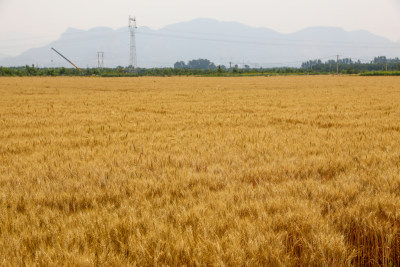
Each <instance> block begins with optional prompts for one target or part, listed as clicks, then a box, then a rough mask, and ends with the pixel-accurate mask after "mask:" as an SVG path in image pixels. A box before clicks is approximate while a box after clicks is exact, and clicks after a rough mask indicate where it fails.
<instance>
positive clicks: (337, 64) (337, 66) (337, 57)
mask: <svg viewBox="0 0 400 267" xmlns="http://www.w3.org/2000/svg"><path fill="white" fill-rule="evenodd" d="M336 74H337V75H339V55H337V56H336Z"/></svg>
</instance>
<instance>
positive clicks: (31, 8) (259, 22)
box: [0, 0, 400, 57]
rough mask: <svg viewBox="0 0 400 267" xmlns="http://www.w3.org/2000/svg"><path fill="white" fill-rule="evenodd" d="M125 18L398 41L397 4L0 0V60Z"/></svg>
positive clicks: (362, 0)
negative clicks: (356, 33)
mask: <svg viewBox="0 0 400 267" xmlns="http://www.w3.org/2000/svg"><path fill="white" fill-rule="evenodd" d="M130 14H131V15H135V16H136V17H137V20H138V26H148V27H150V28H153V29H158V28H161V27H163V26H166V25H168V24H171V23H176V22H181V21H188V20H191V19H194V18H214V19H218V20H223V21H237V22H241V23H243V24H246V25H249V26H256V27H267V28H271V29H273V30H276V31H279V32H282V33H289V32H294V31H297V30H300V29H303V28H306V27H310V26H336V27H341V28H344V29H346V30H359V29H364V30H368V31H370V32H372V33H375V34H378V35H381V36H384V37H387V38H389V39H391V40H393V41H399V40H400V0H380V1H377V0H335V1H333V0H280V1H278V0H246V1H243V0H142V1H139V0H114V1H110V0H107V1H106V0H63V1H59V0H36V1H33V0H0V57H1V56H4V55H14V54H17V53H19V52H22V51H23V50H25V49H26V48H29V47H31V46H40V45H44V44H46V43H47V42H49V41H51V40H55V39H57V37H58V36H59V35H60V34H61V33H63V32H64V31H65V30H66V29H67V28H68V27H73V28H78V29H89V28H92V27H96V26H107V27H111V28H120V27H124V26H127V21H128V16H129V15H130Z"/></svg>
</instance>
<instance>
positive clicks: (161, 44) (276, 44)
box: [0, 18, 400, 67]
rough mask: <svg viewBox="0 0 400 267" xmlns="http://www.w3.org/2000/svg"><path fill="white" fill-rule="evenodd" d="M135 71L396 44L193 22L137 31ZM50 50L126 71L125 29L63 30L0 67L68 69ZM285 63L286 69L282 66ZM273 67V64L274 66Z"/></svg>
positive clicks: (380, 49)
mask: <svg viewBox="0 0 400 267" xmlns="http://www.w3.org/2000/svg"><path fill="white" fill-rule="evenodd" d="M136 40H137V56H138V66H139V67H171V66H173V64H174V63H175V62H176V61H181V60H182V61H188V60H191V59H196V58H207V59H209V60H211V61H213V62H215V63H216V64H224V65H227V64H229V62H233V63H235V64H242V65H243V64H247V65H250V66H252V67H282V66H299V65H300V64H301V62H302V61H307V60H311V59H318V58H326V57H328V56H332V57H333V55H337V54H340V55H347V56H351V57H353V58H354V59H358V58H360V59H365V58H369V59H372V58H373V57H375V56H387V57H396V56H398V52H397V51H396V50H399V48H400V47H395V46H399V44H400V42H397V43H396V42H392V41H390V40H389V39H386V38H384V37H381V36H378V35H375V34H372V33H370V32H368V31H365V30H356V31H345V30H343V29H341V28H338V27H324V26H316V27H309V28H305V29H302V30H300V31H296V32H293V33H279V32H277V31H274V30H272V29H269V28H266V27H250V26H247V25H244V24H241V23H238V22H224V21H218V20H215V19H205V18H198V19H194V20H190V21H186V22H181V23H175V24H171V25H167V26H165V27H163V28H160V29H158V30H153V29H151V28H148V27H139V28H138V31H137V35H136ZM51 47H54V48H55V49H57V50H59V51H60V52H61V53H63V54H64V55H65V56H66V57H67V58H69V59H70V60H71V61H73V62H74V63H75V64H77V65H78V66H81V67H95V66H96V65H97V52H100V51H101V52H104V63H105V66H106V67H115V66H118V65H120V66H127V65H128V62H129V29H128V27H121V28H118V29H115V30H114V29H112V28H109V27H103V26H99V27H94V28H91V29H89V30H80V29H75V28H68V29H67V30H66V31H65V32H64V33H63V34H61V35H60V37H59V38H58V39H57V40H55V41H53V42H50V43H49V44H47V45H45V46H43V47H39V48H32V49H28V50H26V51H25V52H23V53H21V54H20V55H18V56H16V57H3V58H0V65H2V66H22V65H31V64H35V65H38V66H42V67H43V66H46V67H58V66H68V63H67V62H65V61H64V60H63V59H62V58H60V57H59V56H58V55H55V54H54V53H53V52H51V51H50V48H51ZM285 62H289V63H285ZM277 63H278V64H277Z"/></svg>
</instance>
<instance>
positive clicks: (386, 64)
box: [386, 61, 388, 72]
mask: <svg viewBox="0 0 400 267" xmlns="http://www.w3.org/2000/svg"><path fill="white" fill-rule="evenodd" d="M387 65H388V64H387V61H386V72H387Z"/></svg>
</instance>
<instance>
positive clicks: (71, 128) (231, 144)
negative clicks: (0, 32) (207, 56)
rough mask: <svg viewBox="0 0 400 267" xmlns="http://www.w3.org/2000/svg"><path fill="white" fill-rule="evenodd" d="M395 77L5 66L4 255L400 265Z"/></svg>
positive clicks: (127, 261)
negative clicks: (34, 73)
mask: <svg viewBox="0 0 400 267" xmlns="http://www.w3.org/2000/svg"><path fill="white" fill-rule="evenodd" d="M399 207H400V79H399V78H396V77H392V78H389V77H385V78H378V77H335V76H324V77H322V76H319V77H256V78H199V77H198V78H196V77H191V78H186V77H176V78H151V77H148V78H120V79H118V78H69V77H58V78H0V264H1V265H3V266H10V265H44V266H48V265H50V266H52V265H79V266H85V265H87V266H91V265H103V266H110V265H111V266H112V265H114V266H118V265H139V266H153V265H172V266H181V265H190V266H193V265H227V266H237V265H269V266H299V265H301V266H303V265H308V266H309V265H313V266H343V265H355V266H376V265H383V266H399V265H400V218H399V212H400V210H399V209H400V208H399Z"/></svg>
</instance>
